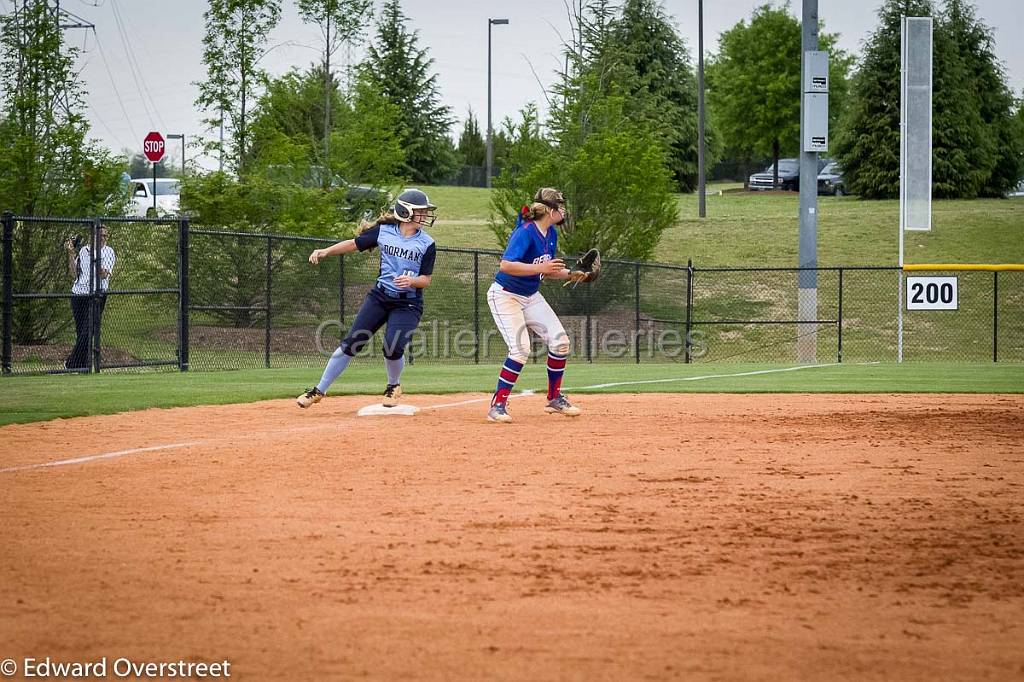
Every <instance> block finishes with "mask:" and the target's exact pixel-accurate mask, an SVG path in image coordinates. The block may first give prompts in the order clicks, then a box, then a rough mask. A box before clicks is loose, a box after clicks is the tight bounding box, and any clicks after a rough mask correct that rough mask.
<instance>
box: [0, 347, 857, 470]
mask: <svg viewBox="0 0 1024 682" xmlns="http://www.w3.org/2000/svg"><path fill="white" fill-rule="evenodd" d="M838 364H839V363H837V362H833V363H828V364H823V365H798V366H796V367H781V368H779V369H760V370H755V371H750V372H733V373H730V374H703V375H700V376H695V377H671V378H668V379H645V380H640V381H616V382H611V383H606V384H592V385H590V386H575V387H572V388H567V389H566V390H567V391H587V390H594V389H599V388H613V387H616V386H639V385H643V384H667V383H671V382H675V381H702V380H704V379H727V378H729V377H748V376H755V375H759V374H776V373H779V372H796V371H800V370H804V369H818V368H821V367H836V366H838ZM859 364H872V363H859ZM534 393H535V392H534V391H533V390H529V389H527V390H524V391H520V392H519V393H517V394H513V396H511V397H516V398H523V397H527V396H531V395H534ZM490 399H491V398H490V397H485V398H473V399H471V400H460V401H458V402H454V403H441V404H439V405H427V406H424V407H423V408H421V409H424V410H440V409H443V408H446V407H460V406H462V405H473V404H475V403H483V402H488V401H489V400H490ZM329 428H335V427H334V426H333V425H332V426H311V427H299V428H297V429H287V431H288V432H289V433H291V432H298V431H320V430H324V429H329ZM280 432H282V430H281V429H278V430H276V431H275V433H280ZM208 442H210V441H203V440H196V441H189V442H187V443H172V444H170V445H153V446H150V447H145V448H132V449H130V450H118V451H116V452H104V453H101V454H98V455H86V456H84V457H73V458H71V459H61V460H57V461H54V462H43V463H41V464H26V465H24V466H18V467H8V468H6V469H0V474H6V473H12V472H15V471H28V470H31V469H43V468H48V467H59V466H67V465H69V464H83V463H85V462H93V461H96V460H99V459H114V458H116V457H125V456H126V455H137V454H140V453H143V452H156V451H158V450H175V449H180V448H188V447H193V446H196V445H203V444H205V443H208Z"/></svg>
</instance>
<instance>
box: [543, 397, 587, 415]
mask: <svg viewBox="0 0 1024 682" xmlns="http://www.w3.org/2000/svg"><path fill="white" fill-rule="evenodd" d="M544 411H545V412H547V413H548V414H564V415H565V416H566V417H578V416H580V408H578V407H576V406H575V405H573V404H572V403H570V402H569V400H568V399H567V398H566V397H565V396H564V395H562V394H561V393H559V394H558V397H557V398H555V399H554V400H549V401H548V404H547V406H546V407H545V408H544Z"/></svg>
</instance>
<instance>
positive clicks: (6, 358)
mask: <svg viewBox="0 0 1024 682" xmlns="http://www.w3.org/2000/svg"><path fill="white" fill-rule="evenodd" d="M3 230H4V234H3V253H2V258H3V270H4V281H3V307H4V308H3V325H2V326H3V353H2V360H0V365H2V368H3V370H2V371H3V373H4V374H10V373H11V355H12V342H11V334H12V326H13V325H12V322H13V319H14V276H13V273H12V272H11V271H12V269H13V267H14V265H13V263H14V257H13V253H12V251H13V249H14V214H13V213H11V212H10V211H4V216H3Z"/></svg>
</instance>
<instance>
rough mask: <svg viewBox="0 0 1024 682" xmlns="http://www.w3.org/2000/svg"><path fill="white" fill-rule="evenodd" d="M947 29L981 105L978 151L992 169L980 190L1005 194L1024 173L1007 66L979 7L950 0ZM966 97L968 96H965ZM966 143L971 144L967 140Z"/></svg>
mask: <svg viewBox="0 0 1024 682" xmlns="http://www.w3.org/2000/svg"><path fill="white" fill-rule="evenodd" d="M942 23H943V29H944V31H945V33H946V34H947V35H948V37H949V40H950V41H951V43H952V45H953V46H954V47H955V49H956V51H957V52H958V54H959V57H960V59H961V60H962V61H963V64H964V67H965V72H966V74H967V76H968V87H969V88H970V89H971V90H973V95H972V97H971V99H970V100H967V101H972V102H976V103H977V106H976V108H977V113H978V115H979V117H980V118H981V121H982V124H983V130H982V131H981V132H982V133H983V134H982V135H981V136H980V137H981V138H982V139H981V140H979V143H980V144H981V145H982V146H981V148H980V149H979V150H978V151H979V152H980V154H979V156H981V158H978V159H977V162H978V163H981V164H982V166H981V168H979V169H978V170H979V171H981V172H985V173H986V177H985V178H984V180H982V181H981V185H980V187H979V188H978V194H980V195H982V196H990V197H1001V196H1003V195H1005V194H1006V193H1007V192H1008V191H1010V190H1011V189H1012V188H1013V187H1015V186H1016V185H1017V180H1018V178H1019V177H1020V175H1021V172H1022V166H1021V163H1022V156H1024V140H1022V139H1021V136H1020V134H1019V132H1018V128H1017V124H1016V121H1015V120H1014V110H1013V107H1014V98H1013V91H1012V90H1010V88H1009V86H1008V85H1007V82H1006V75H1005V73H1004V70H1003V67H1002V66H1001V64H1000V63H999V61H998V59H997V58H996V55H995V40H994V38H993V36H992V30H991V29H990V28H989V27H987V26H986V25H985V24H984V23H983V22H982V20H981V19H980V18H979V17H978V16H977V11H976V9H975V8H974V7H973V6H971V5H970V4H968V3H965V2H964V1H963V0H946V6H945V10H944V12H943V13H942ZM962 101H963V100H962ZM965 143H969V142H967V141H965Z"/></svg>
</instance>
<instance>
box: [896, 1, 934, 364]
mask: <svg viewBox="0 0 1024 682" xmlns="http://www.w3.org/2000/svg"><path fill="white" fill-rule="evenodd" d="M930 229H932V18H931V17H902V18H901V20H900V238H899V241H900V252H899V265H900V268H902V267H903V231H904V230H930ZM898 276H899V294H898V299H897V300H898V304H897V309H896V320H897V335H896V362H903V303H904V302H903V284H904V281H903V279H904V277H903V272H900V273H899V275H898Z"/></svg>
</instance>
